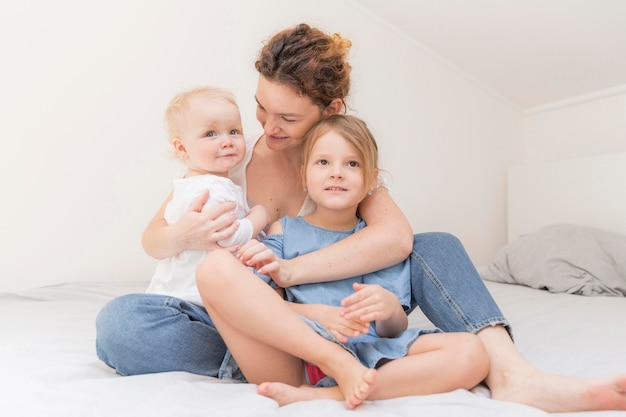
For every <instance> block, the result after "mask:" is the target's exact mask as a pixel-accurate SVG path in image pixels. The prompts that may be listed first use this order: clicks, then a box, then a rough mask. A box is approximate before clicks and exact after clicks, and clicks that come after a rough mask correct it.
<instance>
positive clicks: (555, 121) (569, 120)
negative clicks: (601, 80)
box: [524, 86, 626, 164]
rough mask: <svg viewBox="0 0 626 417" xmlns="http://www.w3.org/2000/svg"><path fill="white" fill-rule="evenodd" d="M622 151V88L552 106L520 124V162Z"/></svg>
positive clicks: (625, 130) (625, 107) (625, 129)
mask: <svg viewBox="0 0 626 417" xmlns="http://www.w3.org/2000/svg"><path fill="white" fill-rule="evenodd" d="M625 151H626V86H622V87H616V88H614V89H611V90H607V91H601V92H597V93H596V94H594V95H590V96H583V97H577V98H574V99H571V100H569V101H567V102H562V103H553V104H552V105H548V106H545V107H544V108H543V109H539V110H538V111H536V112H530V113H529V114H528V115H527V116H526V117H525V121H524V162H525V163H527V164H533V163H543V162H549V161H558V160H567V159H573V158H581V157H587V156H596V155H605V154H613V153H619V152H625Z"/></svg>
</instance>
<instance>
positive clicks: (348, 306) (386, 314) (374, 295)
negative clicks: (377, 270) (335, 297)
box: [341, 282, 399, 321]
mask: <svg viewBox="0 0 626 417" xmlns="http://www.w3.org/2000/svg"><path fill="white" fill-rule="evenodd" d="M352 288H354V291H355V292H354V294H351V295H349V296H347V297H346V298H344V299H343V300H341V305H342V306H343V307H344V308H345V309H344V313H343V314H344V317H345V318H346V319H348V320H352V319H358V320H361V321H379V320H387V319H388V318H390V317H391V316H392V315H393V314H394V312H395V311H396V309H397V306H398V305H399V302H398V298H397V297H396V295H395V294H394V293H392V292H391V291H388V290H386V289H384V288H383V287H381V286H380V285H368V284H360V283H358V282H355V283H354V284H352Z"/></svg>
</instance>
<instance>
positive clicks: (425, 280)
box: [96, 233, 508, 381]
mask: <svg viewBox="0 0 626 417" xmlns="http://www.w3.org/2000/svg"><path fill="white" fill-rule="evenodd" d="M411 293H412V298H411V311H412V310H414V309H415V308H416V307H418V306H419V308H420V309H421V310H422V311H423V312H424V314H425V315H426V317H428V318H429V319H430V321H432V322H433V324H434V325H435V326H437V327H439V328H440V329H442V330H443V331H446V332H471V333H476V332H477V331H478V330H480V329H482V328H484V327H486V326H489V325H495V324H503V325H505V326H507V327H508V323H507V321H506V319H505V318H504V317H503V315H502V313H501V312H500V309H499V308H498V306H497V305H496V303H495V301H494V300H493V298H492V297H491V294H490V293H489V291H488V290H487V287H485V285H484V283H483V282H482V280H481V279H480V277H479V276H478V273H477V272H476V269H475V268H474V265H473V264H472V262H471V260H470V259H469V257H468V256H467V253H466V252H465V249H464V248H463V245H462V244H461V242H460V241H459V240H458V239H457V238H456V237H454V236H452V235H450V234H448V233H423V234H417V235H415V237H414V240H413V253H412V254H411ZM407 314H408V313H407ZM96 330H97V337H96V351H97V353H98V357H99V358H100V359H101V360H102V361H103V362H105V363H106V364H107V365H109V366H110V367H112V368H114V369H115V370H116V371H117V372H118V373H119V374H121V375H136V374H146V373H153V372H167V371H187V372H191V373H195V374H201V375H207V376H212V377H217V378H223V379H232V380H239V381H245V379H244V377H243V375H242V374H241V371H240V370H239V369H238V367H237V366H236V363H235V362H234V360H233V358H232V357H231V355H230V353H229V352H228V350H227V348H226V345H225V344H224V341H223V340H222V338H221V337H220V335H219V334H218V333H217V330H216V329H215V326H214V325H213V322H212V321H211V319H210V317H209V315H208V314H207V313H206V311H205V310H204V309H202V308H200V307H198V306H196V305H193V304H191V303H188V302H185V301H182V300H179V299H176V298H173V297H169V296H161V295H155V294H129V295H124V296H121V297H118V298H115V299H113V300H111V301H110V302H109V303H108V304H106V305H105V306H104V307H103V309H102V310H101V311H100V313H99V314H98V317H97V319H96Z"/></svg>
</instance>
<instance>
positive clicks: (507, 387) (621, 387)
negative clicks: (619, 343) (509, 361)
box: [491, 370, 626, 413]
mask: <svg viewBox="0 0 626 417" xmlns="http://www.w3.org/2000/svg"><path fill="white" fill-rule="evenodd" d="M491 395H492V398H493V399H496V400H502V401H512V402H517V403H522V404H526V405H530V406H533V407H537V408H540V409H542V410H544V411H547V412H550V413H558V412H576V411H599V410H626V375H618V376H615V377H609V378H598V379H582V378H574V377H567V376H560V375H552V374H546V373H543V372H541V371H538V370H531V371H529V372H517V373H511V374H509V375H506V376H505V378H504V379H503V383H501V384H498V385H497V386H496V387H494V388H492V389H491Z"/></svg>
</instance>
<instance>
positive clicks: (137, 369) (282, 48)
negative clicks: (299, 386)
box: [97, 24, 626, 412]
mask: <svg viewBox="0 0 626 417" xmlns="http://www.w3.org/2000/svg"><path fill="white" fill-rule="evenodd" d="M350 46H351V44H350V42H349V41H348V40H346V39H342V38H341V37H340V36H339V35H337V34H334V35H326V34H324V33H323V32H321V31H319V30H317V29H314V28H311V27H309V26H308V25H305V24H301V25H298V26H296V27H293V28H288V29H286V30H284V31H281V32H279V33H278V34H276V35H275V36H274V37H272V38H271V39H270V40H269V42H268V43H267V44H266V45H265V46H264V47H263V49H262V50H261V52H260V55H259V58H258V60H257V62H256V63H255V66H256V69H257V70H258V71H259V81H258V85H257V91H256V101H257V104H258V107H257V119H258V120H259V122H260V123H261V125H262V126H263V131H264V134H263V136H261V137H260V138H258V139H257V141H256V142H255V143H250V144H248V152H249V155H247V159H246V160H245V163H244V164H242V166H244V168H243V169H242V170H240V171H239V172H237V173H235V174H236V175H233V176H232V177H233V180H235V182H237V183H239V184H240V185H241V186H242V187H244V190H246V192H247V196H248V200H249V201H251V202H254V203H256V204H261V205H263V206H265V207H266V208H267V209H268V210H269V212H270V222H271V223H272V222H274V221H276V220H277V219H278V218H280V217H283V216H285V215H288V216H292V217H293V216H296V215H298V214H300V213H305V212H307V211H310V207H307V204H306V201H305V192H304V190H303V189H302V187H301V186H300V181H299V178H298V172H299V169H300V151H301V146H302V138H303V137H304V135H305V133H306V132H307V131H308V130H309V129H310V128H311V127H312V126H313V124H314V123H315V122H317V121H318V120H319V119H321V118H323V117H326V116H328V115H331V114H335V113H339V112H341V111H342V110H344V108H345V103H344V99H345V98H346V97H347V95H348V92H349V88H350V69H351V67H350V65H349V64H348V62H347V61H346V57H347V53H348V50H349V48H350ZM169 198H171V196H170V197H169ZM169 198H168V199H167V201H166V202H165V203H164V204H163V206H162V207H161V209H160V210H159V211H158V212H157V213H156V215H155V216H154V218H153V220H152V221H151V222H150V224H149V225H148V227H147V228H146V231H145V232H144V235H143V244H144V248H145V250H146V252H147V253H148V254H150V255H151V256H154V257H155V258H159V259H161V258H164V257H167V256H171V255H173V254H176V253H178V252H180V251H182V250H186V249H202V250H209V249H213V248H215V247H216V244H215V242H217V241H218V240H222V239H224V238H225V237H227V236H229V235H230V234H232V233H233V231H234V228H235V227H236V226H235V225H234V223H233V222H234V220H235V219H234V216H232V215H229V216H224V217H219V216H220V215H221V214H222V213H225V212H227V211H228V210H231V209H232V208H233V206H232V204H227V203H225V204H223V205H222V206H218V207H216V208H214V209H213V210H209V211H207V212H205V213H200V208H201V207H202V205H203V203H204V200H198V201H197V202H196V203H197V204H194V205H193V206H192V207H191V208H190V209H189V211H188V212H187V213H185V214H184V215H183V216H182V217H181V219H180V220H179V221H178V222H177V223H176V224H175V225H170V226H168V225H167V224H166V222H165V221H164V219H163V211H164V207H165V206H166V205H167V202H168V201H169ZM205 198H206V196H205ZM359 213H360V214H361V216H362V217H363V219H364V220H365V221H366V222H367V224H368V227H366V228H364V229H363V230H361V231H359V232H358V233H355V234H354V235H352V236H350V237H348V238H346V239H343V240H342V241H340V242H337V243H336V244H333V245H331V246H329V247H327V248H324V249H322V250H320V251H317V252H314V253H311V254H307V255H305V256H301V257H298V258H294V259H293V260H290V261H285V262H284V264H283V265H281V276H280V278H279V279H275V280H277V281H278V284H280V285H282V286H290V285H295V284H300V283H306V282H317V281H331V280H336V279H340V278H344V277H349V276H354V275H358V274H362V273H366V272H369V271H374V270H379V269H382V268H385V267H388V266H391V265H394V264H396V263H399V262H400V261H402V260H403V259H406V257H407V256H409V255H410V257H411V285H412V300H411V306H412V308H415V307H416V306H417V305H419V307H420V309H421V310H422V311H423V312H424V313H425V315H426V316H427V317H428V318H429V319H430V320H431V321H432V322H433V324H434V325H435V326H437V327H439V328H440V329H442V330H444V331H448V332H453V331H454V332H458V331H467V332H471V333H476V334H477V335H478V337H479V338H480V339H481V340H482V342H483V343H484V345H485V348H486V349H487V353H488V355H489V358H490V361H491V370H490V372H489V375H488V376H487V378H486V383H487V385H488V386H489V388H490V389H491V393H492V397H493V398H495V399H500V400H506V401H514V402H520V403H524V404H527V405H531V406H535V407H539V408H542V409H544V410H546V411H550V412H557V411H582V410H600V409H620V408H621V409H626V377H624V376H622V377H616V378H607V379H602V380H588V379H575V378H569V377H562V376H557V375H550V374H546V373H543V372H542V371H540V370H537V369H536V368H534V367H533V366H531V365H530V364H529V363H527V362H526V361H525V360H524V359H523V358H522V356H521V355H520V354H519V352H518V351H517V349H516V348H515V346H514V345H513V342H512V340H511V338H510V336H509V333H508V330H507V328H508V323H507V321H506V319H505V318H504V317H503V315H502V313H501V312H500V310H499V308H498V306H497V305H496V304H495V302H494V300H493V299H492V297H491V295H490V294H489V292H488V291H487V289H486V287H485V286H484V284H483V283H482V281H481V279H480V277H479V276H478V274H477V272H476V270H475V268H474V266H473V265H472V263H471V261H470V259H469V257H468V256H467V254H466V252H465V250H464V248H463V247H462V245H461V243H460V242H459V241H458V240H457V239H456V238H455V237H453V236H451V235H448V234H443V233H430V234H418V235H415V236H414V237H413V238H412V237H411V236H412V231H411V227H410V225H409V223H408V221H407V219H406V218H405V217H404V215H403V214H402V212H401V211H400V209H399V208H398V207H397V205H396V204H395V203H394V202H393V200H392V199H391V197H390V196H389V194H388V192H387V190H386V189H385V188H384V187H378V188H377V189H376V190H375V191H374V192H373V193H372V195H371V196H369V197H368V198H366V199H365V200H364V201H363V203H362V204H361V205H360V206H359ZM411 239H413V241H412V244H411ZM97 329H98V337H97V349H98V354H99V357H100V358H101V359H102V360H103V361H105V362H106V363H107V364H109V365H110V366H112V367H113V368H115V369H116V370H117V372H118V373H120V374H125V375H129V374H141V373H150V372H163V371H173V370H178V371H188V372H193V373H198V374H204V375H210V376H216V377H219V378H233V379H242V375H241V374H240V372H239V371H238V369H237V367H236V365H235V366H234V363H233V361H232V358H231V357H230V354H229V353H228V352H227V349H226V346H225V345H224V342H223V341H222V339H221V337H220V336H219V334H218V333H217V331H216V330H215V326H214V325H213V322H212V321H211V319H210V317H209V316H208V314H206V311H205V310H204V309H202V308H201V307H199V306H197V305H194V304H192V303H189V302H185V301H184V300H179V299H176V298H173V297H168V296H159V295H154V294H132V295H127V296H123V297H119V298H117V299H114V300H112V301H111V302H110V303H109V304H108V305H107V306H105V307H104V309H103V310H102V311H101V313H100V314H99V317H98V321H97Z"/></svg>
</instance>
